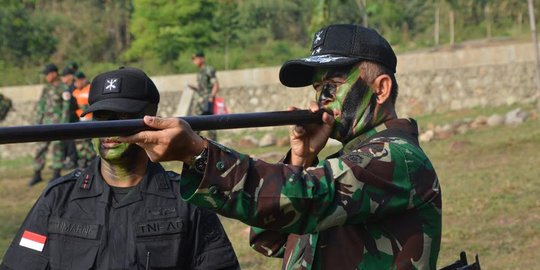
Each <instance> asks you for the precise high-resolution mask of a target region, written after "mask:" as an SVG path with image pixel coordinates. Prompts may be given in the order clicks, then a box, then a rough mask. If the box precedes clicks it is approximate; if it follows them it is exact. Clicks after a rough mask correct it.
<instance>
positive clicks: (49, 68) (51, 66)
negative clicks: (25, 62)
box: [41, 63, 58, 75]
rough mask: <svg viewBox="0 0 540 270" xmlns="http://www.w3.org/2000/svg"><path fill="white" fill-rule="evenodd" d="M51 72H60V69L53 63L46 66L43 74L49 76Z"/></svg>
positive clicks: (42, 71)
mask: <svg viewBox="0 0 540 270" xmlns="http://www.w3.org/2000/svg"><path fill="white" fill-rule="evenodd" d="M50 72H58V67H57V66H56V65H55V64H53V63H50V64H46V65H45V66H44V67H43V69H42V70H41V73H42V74H44V75H47V74H49V73H50Z"/></svg>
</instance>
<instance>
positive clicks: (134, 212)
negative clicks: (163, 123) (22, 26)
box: [0, 68, 239, 270]
mask: <svg viewBox="0 0 540 270" xmlns="http://www.w3.org/2000/svg"><path fill="white" fill-rule="evenodd" d="M159 98H160V97H159V92H158V90H157V89H156V86H155V85H154V83H153V82H152V80H151V79H150V78H149V77H148V76H147V75H146V74H145V73H144V72H143V71H141V70H139V69H135V68H120V69H118V70H114V71H109V72H105V73H102V74H100V75H98V76H97V77H96V78H94V80H93V81H92V83H91V88H90V97H89V102H90V107H89V108H88V109H87V110H86V111H85V114H86V113H89V112H92V113H93V118H94V120H97V121H100V120H116V119H133V118H140V117H142V116H143V115H145V114H146V115H156V112H157V108H158V103H159ZM93 142H94V145H95V147H96V149H97V150H98V153H99V155H100V157H98V158H96V159H95V160H94V162H93V163H92V164H91V165H90V166H89V167H88V168H87V169H85V170H75V171H73V172H72V173H70V174H68V175H65V176H64V177H61V178H59V179H56V180H54V181H52V182H51V183H50V184H49V185H48V186H47V188H46V189H45V190H44V191H43V193H42V195H41V196H40V197H39V199H38V200H37V202H36V204H35V205H34V207H33V208H32V210H31V211H30V213H29V214H28V216H27V217H26V220H25V221H24V223H23V224H22V226H21V228H20V229H19V231H18V232H17V234H16V236H15V238H14V240H13V242H12V243H11V246H10V247H9V248H8V250H7V252H6V254H5V255H4V261H3V263H2V265H1V266H0V269H25V270H27V269H238V268H239V265H238V261H237V259H236V255H235V253H234V251H233V249H232V246H231V244H230V242H229V240H228V238H227V236H226V234H225V232H224V230H223V228H222V226H221V224H220V222H219V219H218V218H217V216H216V215H215V214H214V213H212V212H209V211H207V210H203V209H201V208H198V207H196V206H193V205H190V204H188V203H186V202H184V201H182V200H180V199H179V198H178V194H179V192H180V191H179V190H180V181H179V180H180V177H179V175H178V174H176V173H174V172H168V171H165V170H164V169H163V167H162V166H161V165H159V164H158V163H153V162H151V161H149V159H148V157H147V156H146V154H145V152H144V150H143V149H142V148H140V147H139V146H137V145H135V144H129V143H121V142H119V141H118V139H117V138H116V137H108V138H95V139H93Z"/></svg>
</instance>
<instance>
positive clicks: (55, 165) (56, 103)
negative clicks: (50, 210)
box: [28, 64, 71, 186]
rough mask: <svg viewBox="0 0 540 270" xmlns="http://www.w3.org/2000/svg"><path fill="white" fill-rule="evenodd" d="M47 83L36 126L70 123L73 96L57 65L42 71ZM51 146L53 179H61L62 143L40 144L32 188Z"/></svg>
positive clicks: (37, 111)
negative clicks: (61, 77)
mask: <svg viewBox="0 0 540 270" xmlns="http://www.w3.org/2000/svg"><path fill="white" fill-rule="evenodd" d="M42 73H43V75H44V76H45V80H46V81H47V83H46V84H45V87H44V88H43V91H42V92H41V97H40V98H39V101H38V104H37V108H36V117H35V123H36V124H59V123H66V122H68V117H69V104H70V100H71V94H70V93H69V92H68V91H67V86H66V85H65V84H64V83H62V81H60V78H59V76H58V67H57V66H56V65H55V64H47V65H46V66H45V68H44V69H43V71H42ZM49 144H50V145H51V147H52V157H53V160H52V165H51V168H52V169H53V177H52V179H56V178H58V177H60V171H61V169H62V166H63V163H62V158H63V156H64V147H63V144H62V142H61V141H52V142H38V143H37V148H36V154H35V156H34V177H32V179H31V180H30V182H29V183H28V184H29V185H30V186H32V185H35V184H37V183H38V182H40V181H41V180H42V179H41V171H42V170H43V168H44V167H45V159H46V156H47V150H48V148H49Z"/></svg>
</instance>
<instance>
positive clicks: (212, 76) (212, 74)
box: [206, 66, 217, 85]
mask: <svg viewBox="0 0 540 270" xmlns="http://www.w3.org/2000/svg"><path fill="white" fill-rule="evenodd" d="M206 75H207V76H208V82H210V85H213V84H214V83H216V82H217V76H216V70H215V69H214V68H213V67H211V66H206Z"/></svg>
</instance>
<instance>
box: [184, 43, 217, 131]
mask: <svg viewBox="0 0 540 270" xmlns="http://www.w3.org/2000/svg"><path fill="white" fill-rule="evenodd" d="M191 60H192V61H193V64H194V65H195V66H197V68H198V69H199V73H197V86H193V85H189V87H190V88H191V89H193V90H195V96H194V98H193V101H192V103H191V107H190V114H191V115H211V114H214V99H215V98H216V95H217V92H218V91H219V82H218V80H217V77H216V70H215V69H214V68H213V67H212V66H209V65H207V64H206V58H205V56H204V52H202V51H198V52H196V53H195V54H193V56H192V57H191ZM206 133H207V134H204V135H205V136H206V137H207V138H208V139H210V140H213V141H215V140H217V133H216V131H215V130H209V131H207V132H206Z"/></svg>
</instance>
